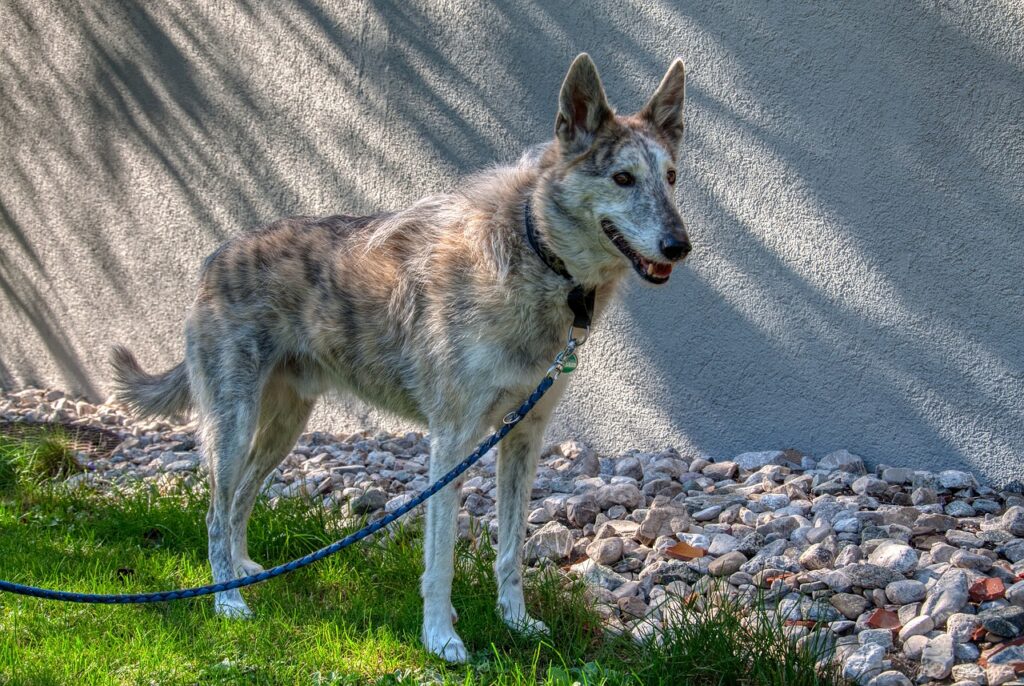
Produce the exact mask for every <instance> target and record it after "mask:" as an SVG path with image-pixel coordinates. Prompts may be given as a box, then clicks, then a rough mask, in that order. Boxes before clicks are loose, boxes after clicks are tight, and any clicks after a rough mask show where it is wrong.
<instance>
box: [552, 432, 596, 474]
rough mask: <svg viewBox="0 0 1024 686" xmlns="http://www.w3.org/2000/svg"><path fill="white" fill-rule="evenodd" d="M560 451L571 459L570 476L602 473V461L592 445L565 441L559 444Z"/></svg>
mask: <svg viewBox="0 0 1024 686" xmlns="http://www.w3.org/2000/svg"><path fill="white" fill-rule="evenodd" d="M558 452H559V453H560V454H561V455H562V457H565V458H567V459H569V460H572V466H571V467H569V476H597V475H598V474H600V473H601V461H600V460H599V459H598V457H597V453H595V452H594V451H593V450H591V448H590V446H588V445H586V444H585V443H580V442H579V441H572V440H570V441H565V442H563V443H561V444H560V445H559V446H558Z"/></svg>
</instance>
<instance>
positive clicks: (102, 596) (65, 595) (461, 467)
mask: <svg viewBox="0 0 1024 686" xmlns="http://www.w3.org/2000/svg"><path fill="white" fill-rule="evenodd" d="M588 324H589V322H588ZM576 328H577V327H576V326H575V322H574V325H573V326H572V327H570V328H569V337H568V341H567V343H566V345H565V349H563V350H562V351H561V352H560V353H558V355H556V356H555V361H554V363H553V364H552V365H551V366H550V367H548V371H547V373H546V374H545V375H544V378H543V379H541V381H540V383H539V384H538V385H537V388H536V389H535V390H534V391H533V393H531V394H530V396H529V397H528V398H527V399H526V400H525V401H524V402H523V404H522V405H520V406H519V409H517V410H515V411H513V412H509V413H508V414H507V415H505V417H504V419H503V420H502V424H501V427H500V428H499V429H498V430H497V431H495V432H494V433H493V434H491V435H490V436H489V437H488V438H487V439H486V440H484V442H483V443H481V444H480V445H479V446H478V447H477V449H476V450H474V451H473V452H472V453H470V455H469V456H468V457H467V458H466V459H464V460H463V461H462V462H460V463H459V464H457V465H455V467H453V468H452V469H451V470H450V471H449V472H448V473H447V474H445V475H444V476H442V477H441V478H440V479H438V480H437V481H435V482H434V483H433V484H431V485H430V486H429V487H428V488H426V489H425V490H423V491H421V492H420V493H419V495H417V496H416V497H415V498H413V499H412V500H410V501H409V502H407V503H405V504H404V505H402V506H401V507H399V508H398V509H397V510H395V511H394V512H392V513H391V514H389V515H385V516H384V517H381V518H380V519H377V520H375V521H373V522H371V523H370V524H367V525H366V526H364V527H363V528H362V529H360V530H359V531H356V532H355V533H353V534H349V535H348V536H346V537H345V538H343V539H341V540H340V541H336V542H334V543H332V544H330V545H329V546H326V547H324V548H321V549H320V550H317V551H314V552H312V553H310V554H308V555H306V556H304V557H300V558H298V559H297V560H292V561H291V562H287V563H285V564H282V565H278V566H276V567H272V568H271V569H266V570H264V571H262V572H259V573H258V574H251V575H249V576H246V577H242V578H240V579H234V580H232V581H224V582H222V583H218V584H208V585H206V586H197V587H195V588H182V589H178V590H174V591H158V592H155V593H72V592H69V591H57V590H53V589H49V588H37V587H35V586H25V585H22V584H16V583H12V582H10V581H2V580H0V591H6V592H7V593H15V594H17V595H24V596H31V597H33V598H43V599H45V600H60V601H64V602H68V603H99V604H109V605H122V604H129V603H157V602H163V601H167V600H181V599H183V598H196V597H199V596H204V595H210V594H211V593H220V592H221V591H230V590H233V589H236V588H243V587H245V586H252V585H253V584H258V583H260V582H261V581H267V580H269V579H273V578H274V577H278V576H281V575H282V574H287V573H288V572H293V571H295V570H296V569H301V568H303V567H307V566H309V565H311V564H313V563H314V562H317V561H319V560H322V559H324V558H325V557H328V556H330V555H334V554H335V553H337V552H338V551H340V550H344V549H345V548H347V547H349V546H350V545H352V544H353V543H355V542H357V541H361V540H362V539H364V538H366V537H367V536H370V535H372V534H375V533H377V532H378V531H380V530H381V529H383V528H384V527H386V526H387V525H389V524H391V523H392V522H394V521H395V520H397V519H399V518H400V517H402V516H404V515H405V514H407V513H408V512H410V511H411V510H413V509H414V508H416V507H418V506H419V505H422V504H423V502H424V501H426V500H427V499H428V498H430V497H431V496H432V495H434V494H435V493H437V492H438V491H440V490H441V489H442V488H444V487H445V486H447V485H448V484H449V483H451V482H452V481H453V480H454V479H456V478H458V476H459V475H460V474H462V473H463V472H465V471H466V470H467V469H469V468H470V467H472V466H473V465H474V464H476V462H477V461H478V460H479V459H480V458H481V457H483V456H484V454H485V453H486V452H487V451H488V450H490V449H491V448H493V447H494V446H495V445H497V444H498V442H499V441H501V439H503V438H504V437H505V436H506V435H508V432H509V431H511V430H512V429H513V427H515V425H516V424H518V423H519V422H521V421H522V420H523V418H524V417H525V416H526V415H527V414H528V413H529V412H530V410H532V409H533V406H534V405H536V404H537V402H538V401H539V400H540V399H541V398H542V397H543V396H544V394H545V393H547V391H548V389H549V388H551V386H552V384H554V383H555V379H557V378H558V376H559V374H562V373H563V372H564V373H566V374H568V373H570V372H571V371H572V370H573V369H575V368H576V354H575V351H576V348H577V347H579V346H580V345H582V344H583V341H584V340H586V338H585V337H584V338H583V339H582V340H577V338H576V337H575V336H574V334H575V332H576Z"/></svg>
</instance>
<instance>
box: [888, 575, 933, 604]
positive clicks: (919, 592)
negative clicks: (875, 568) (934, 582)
mask: <svg viewBox="0 0 1024 686" xmlns="http://www.w3.org/2000/svg"><path fill="white" fill-rule="evenodd" d="M926 592H927V588H926V587H925V585H924V584H923V583H921V582H920V581H915V580H914V579H901V580H899V581H893V582H892V583H891V584H888V585H886V587H885V597H886V598H888V599H889V602H890V603H894V604H896V605H909V604H910V603H916V602H918V601H920V600H924V597H925V594H926Z"/></svg>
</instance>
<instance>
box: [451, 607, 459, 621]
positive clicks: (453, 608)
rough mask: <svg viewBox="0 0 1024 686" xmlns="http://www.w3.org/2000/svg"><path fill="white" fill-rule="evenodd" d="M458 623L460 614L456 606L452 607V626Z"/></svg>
mask: <svg viewBox="0 0 1024 686" xmlns="http://www.w3.org/2000/svg"><path fill="white" fill-rule="evenodd" d="M457 621H459V613H458V612H456V611H455V606H454V605H452V624H455V623H456V622H457Z"/></svg>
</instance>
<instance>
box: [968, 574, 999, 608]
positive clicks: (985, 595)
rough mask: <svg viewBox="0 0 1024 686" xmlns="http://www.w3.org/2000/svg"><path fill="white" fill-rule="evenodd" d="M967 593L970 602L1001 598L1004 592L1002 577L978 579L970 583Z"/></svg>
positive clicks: (983, 601)
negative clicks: (969, 596)
mask: <svg viewBox="0 0 1024 686" xmlns="http://www.w3.org/2000/svg"><path fill="white" fill-rule="evenodd" d="M969 593H970V595H971V602H972V603H985V602H988V601H990V600H998V599H999V598H1002V597H1003V595H1005V594H1006V585H1005V584H1004V583H1003V580H1002V579H996V578H987V579H978V580H977V581H975V582H974V583H973V584H972V585H971V589H970V591H969Z"/></svg>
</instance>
